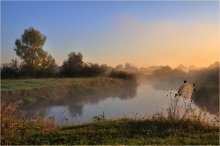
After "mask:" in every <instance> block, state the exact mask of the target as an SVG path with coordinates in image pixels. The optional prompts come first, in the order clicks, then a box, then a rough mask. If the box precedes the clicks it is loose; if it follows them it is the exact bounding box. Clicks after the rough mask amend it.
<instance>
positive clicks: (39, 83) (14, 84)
mask: <svg viewBox="0 0 220 146" xmlns="http://www.w3.org/2000/svg"><path fill="white" fill-rule="evenodd" d="M98 80H113V79H112V78H107V77H95V78H48V79H21V80H1V91H8V90H18V89H32V88H42V87H48V86H59V85H63V84H73V83H82V82H89V81H98ZM114 80H116V79H114Z"/></svg>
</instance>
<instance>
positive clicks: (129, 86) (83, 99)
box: [21, 81, 138, 117]
mask: <svg viewBox="0 0 220 146" xmlns="http://www.w3.org/2000/svg"><path fill="white" fill-rule="evenodd" d="M137 86H138V85H137V83H136V82H132V81H128V82H126V83H125V84H124V85H122V86H117V87H108V88H106V87H103V88H93V89H88V90H86V91H84V92H81V93H80V94H76V93H71V92H70V93H71V94H67V95H66V96H65V97H60V98H51V100H45V101H41V102H38V103H36V104H33V105H26V106H23V107H21V109H22V110H23V111H26V114H25V115H26V117H36V116H37V117H46V116H47V115H48V113H49V110H51V108H52V107H55V106H59V107H65V108H63V109H62V110H64V109H65V110H66V111H68V113H69V114H70V115H71V116H72V117H77V116H81V115H82V114H83V112H84V111H83V107H84V106H85V105H87V104H97V103H98V102H100V101H103V100H106V99H107V98H110V97H111V98H119V99H121V100H127V99H131V98H134V97H135V96H136V92H137ZM56 110H57V109H56ZM66 111H62V112H63V113H64V112H66ZM55 112H56V111H55Z"/></svg>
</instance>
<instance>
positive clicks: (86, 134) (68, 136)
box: [24, 119, 219, 145]
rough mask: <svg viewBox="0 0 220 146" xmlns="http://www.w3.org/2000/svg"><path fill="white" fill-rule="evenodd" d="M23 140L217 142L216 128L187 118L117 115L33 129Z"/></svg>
mask: <svg viewBox="0 0 220 146" xmlns="http://www.w3.org/2000/svg"><path fill="white" fill-rule="evenodd" d="M24 144H65V145H66V144H215V145H218V144H219V129H218V128H217V127H211V126H209V125H206V124H202V123H200V122H194V121H190V120H186V121H182V122H178V121H171V120H168V119H163V120H161V119H160V120H159V119H156V120H153V119H150V120H134V119H133V120H132V119H118V120H113V121H112V120H106V121H98V122H94V123H90V124H84V125H79V126H70V127H63V128H61V129H58V130H55V131H53V132H42V131H38V132H37V131H36V132H33V133H32V135H31V136H30V138H29V140H28V141H26V142H25V143H24Z"/></svg>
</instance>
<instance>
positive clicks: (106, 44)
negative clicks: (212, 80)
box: [1, 1, 220, 67]
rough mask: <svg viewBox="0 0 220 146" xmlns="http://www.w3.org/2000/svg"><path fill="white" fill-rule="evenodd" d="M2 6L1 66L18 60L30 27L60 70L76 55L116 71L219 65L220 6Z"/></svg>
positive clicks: (49, 3)
mask: <svg viewBox="0 0 220 146" xmlns="http://www.w3.org/2000/svg"><path fill="white" fill-rule="evenodd" d="M1 3H2V6H3V7H2V27H1V29H2V44H1V50H2V57H1V63H5V62H9V61H10V60H11V59H12V58H15V57H16V55H15V52H14V51H13V47H14V41H15V39H16V38H19V37H20V36H21V34H22V33H23V31H24V29H26V28H28V27H30V26H33V27H35V28H36V29H39V30H40V31H41V32H42V33H43V34H45V35H46V36H47V38H48V39H47V43H46V45H45V49H46V50H47V51H48V52H49V53H50V54H51V55H52V56H53V57H54V58H55V59H56V62H57V63H58V64H59V65H62V62H63V60H64V59H66V58H67V54H68V53H70V52H72V51H75V52H81V53H82V54H83V56H84V60H85V61H86V62H94V63H100V64H108V65H112V66H115V65H118V64H124V63H126V62H129V63H131V64H133V65H136V66H138V67H141V66H150V65H170V66H177V65H179V64H184V65H187V66H190V65H196V66H200V67H202V66H208V65H210V64H212V63H213V62H215V61H217V60H219V44H220V42H219V14H218V13H219V5H218V2H174V1H173V2H148V1H146V2H1ZM38 8H40V9H38ZM58 10H59V11H58ZM17 20H19V21H17Z"/></svg>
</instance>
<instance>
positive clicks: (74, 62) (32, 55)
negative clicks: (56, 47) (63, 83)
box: [1, 27, 131, 79]
mask: <svg viewBox="0 0 220 146" xmlns="http://www.w3.org/2000/svg"><path fill="white" fill-rule="evenodd" d="M46 40H47V37H46V36H45V35H43V34H42V33H41V32H40V31H39V30H37V29H34V28H33V27H30V28H28V29H25V30H24V33H23V34H22V35H21V38H19V39H16V41H15V48H14V51H15V52H16V55H17V56H18V57H19V58H20V61H19V60H18V59H12V60H11V62H10V63H6V64H3V66H2V67H1V78H2V79H10V78H49V77H95V76H103V75H106V74H108V75H109V76H111V77H118V78H127V76H129V77H131V75H128V74H127V73H125V72H117V71H114V72H113V68H112V67H110V66H107V65H99V64H97V63H85V62H84V61H83V55H82V54H81V53H80V52H79V53H76V52H71V53H69V54H68V58H67V59H66V60H65V61H64V62H63V64H62V66H60V67H59V66H58V65H57V64H56V62H55V59H54V58H53V57H52V56H51V55H50V54H49V53H48V52H46V51H45V50H43V46H44V44H45V42H46Z"/></svg>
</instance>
